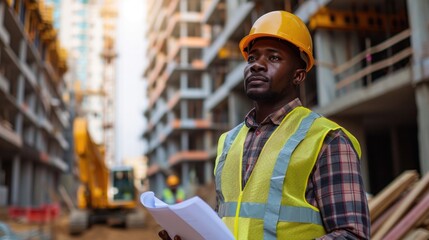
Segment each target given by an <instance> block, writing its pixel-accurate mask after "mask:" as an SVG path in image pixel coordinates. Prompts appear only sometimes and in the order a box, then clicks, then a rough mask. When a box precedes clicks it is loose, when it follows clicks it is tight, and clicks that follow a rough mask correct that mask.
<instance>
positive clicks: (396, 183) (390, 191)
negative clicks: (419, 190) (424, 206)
mask: <svg viewBox="0 0 429 240" xmlns="http://www.w3.org/2000/svg"><path fill="white" fill-rule="evenodd" d="M418 178H419V174H418V173H417V171H416V170H407V171H404V172H403V173H402V174H401V175H399V176H398V177H397V178H395V180H393V181H392V182H391V183H390V184H389V185H387V186H386V187H385V188H384V189H383V190H382V191H381V192H380V193H378V194H377V195H376V196H375V197H374V198H373V199H372V200H371V201H370V202H369V203H368V207H369V212H370V214H371V222H372V221H374V220H375V219H376V218H377V217H378V216H380V214H381V213H382V212H383V211H384V210H386V209H387V208H388V207H389V206H390V205H391V204H392V203H393V202H395V201H397V199H398V198H399V197H400V196H401V194H402V193H403V192H404V191H405V190H407V189H408V188H409V187H410V185H411V184H413V183H415V182H416V181H417V180H418Z"/></svg>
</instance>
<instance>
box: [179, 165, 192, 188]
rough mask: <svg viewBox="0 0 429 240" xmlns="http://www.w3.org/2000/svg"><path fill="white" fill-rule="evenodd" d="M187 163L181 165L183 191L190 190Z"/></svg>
mask: <svg viewBox="0 0 429 240" xmlns="http://www.w3.org/2000/svg"><path fill="white" fill-rule="evenodd" d="M189 172H190V171H189V163H187V162H184V163H182V179H181V182H182V186H183V188H185V189H189V188H190V184H191V179H190V177H189V175H190V174H189Z"/></svg>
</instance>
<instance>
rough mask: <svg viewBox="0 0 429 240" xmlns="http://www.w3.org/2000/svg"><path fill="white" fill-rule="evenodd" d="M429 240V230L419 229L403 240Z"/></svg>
mask: <svg viewBox="0 0 429 240" xmlns="http://www.w3.org/2000/svg"><path fill="white" fill-rule="evenodd" d="M427 239H429V230H427V229H424V228H417V229H414V230H412V231H411V232H410V233H409V234H407V235H406V236H405V237H404V239H403V240H427Z"/></svg>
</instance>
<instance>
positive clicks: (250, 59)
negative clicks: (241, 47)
mask: <svg viewBox="0 0 429 240" xmlns="http://www.w3.org/2000/svg"><path fill="white" fill-rule="evenodd" d="M253 61H255V57H254V56H248V57H247V62H253Z"/></svg>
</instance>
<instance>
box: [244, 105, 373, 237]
mask: <svg viewBox="0 0 429 240" xmlns="http://www.w3.org/2000/svg"><path fill="white" fill-rule="evenodd" d="M297 106H301V102H300V101H299V99H295V100H293V101H292V102H290V103H289V104H287V105H285V106H284V107H283V108H281V109H279V110H278V111H276V112H274V113H272V114H271V115H269V116H268V117H267V118H266V119H264V120H263V121H262V122H261V123H260V124H257V123H256V121H255V114H256V112H255V109H252V110H251V111H250V112H249V113H248V114H247V115H246V117H245V124H246V125H247V127H249V128H250V129H249V133H248V134H247V136H246V141H245V143H244V153H243V170H242V171H243V172H242V176H243V178H242V179H243V183H242V186H243V187H244V186H245V184H246V183H247V180H248V179H249V176H250V174H251V173H252V170H253V168H254V166H255V164H256V161H257V159H258V157H259V154H260V153H261V150H262V147H263V146H264V144H265V142H266V141H267V140H268V138H269V137H270V135H271V133H272V132H273V131H274V130H275V129H276V128H277V127H278V126H279V124H280V123H281V121H282V119H283V118H284V117H285V116H286V115H287V114H288V113H289V112H290V111H291V110H292V109H294V108H295V107H297ZM306 199H307V201H308V202H309V203H310V204H311V205H313V206H315V207H317V208H318V209H319V210H320V213H321V215H322V220H323V225H324V227H325V229H326V231H327V232H328V234H327V235H325V236H323V237H322V238H320V239H323V240H327V239H369V236H370V218H369V211H368V203H367V199H366V195H365V192H364V189H363V181H362V177H361V174H360V166H359V159H358V156H357V154H356V152H355V150H354V149H353V146H352V145H351V143H350V141H349V139H348V137H347V136H346V135H345V134H344V133H343V132H342V131H341V130H337V131H332V132H330V133H329V134H328V135H327V137H326V138H325V140H324V143H323V146H322V149H321V151H320V155H319V157H318V160H317V162H316V166H315V167H314V169H313V172H312V174H311V175H310V177H309V179H308V184H307V189H306Z"/></svg>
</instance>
